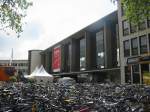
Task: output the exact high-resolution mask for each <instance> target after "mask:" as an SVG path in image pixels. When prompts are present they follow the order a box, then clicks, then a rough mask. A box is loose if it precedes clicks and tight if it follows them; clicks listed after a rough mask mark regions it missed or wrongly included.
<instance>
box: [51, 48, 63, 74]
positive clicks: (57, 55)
mask: <svg viewBox="0 0 150 112" xmlns="http://www.w3.org/2000/svg"><path fill="white" fill-rule="evenodd" d="M60 67H61V47H60V46H58V47H55V48H54V49H53V57H52V69H53V72H59V71H60Z"/></svg>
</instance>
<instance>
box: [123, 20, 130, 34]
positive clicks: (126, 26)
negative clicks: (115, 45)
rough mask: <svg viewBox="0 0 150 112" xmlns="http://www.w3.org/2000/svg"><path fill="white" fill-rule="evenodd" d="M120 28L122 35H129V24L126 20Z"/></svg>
mask: <svg viewBox="0 0 150 112" xmlns="http://www.w3.org/2000/svg"><path fill="white" fill-rule="evenodd" d="M122 27H123V35H128V34H129V23H128V21H127V20H125V21H123V22H122Z"/></svg>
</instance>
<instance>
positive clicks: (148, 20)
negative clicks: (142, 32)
mask: <svg viewBox="0 0 150 112" xmlns="http://www.w3.org/2000/svg"><path fill="white" fill-rule="evenodd" d="M147 24H148V27H149V28H150V17H148V19H147Z"/></svg>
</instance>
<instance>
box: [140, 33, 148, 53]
mask: <svg viewBox="0 0 150 112" xmlns="http://www.w3.org/2000/svg"><path fill="white" fill-rule="evenodd" d="M140 53H141V54H144V53H147V36H146V35H143V36H141V37H140Z"/></svg>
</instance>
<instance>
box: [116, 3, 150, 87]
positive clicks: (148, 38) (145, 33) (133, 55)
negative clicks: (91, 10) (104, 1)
mask: <svg viewBox="0 0 150 112" xmlns="http://www.w3.org/2000/svg"><path fill="white" fill-rule="evenodd" d="M124 13H125V12H124V10H123V7H122V6H121V3H120V2H119V5H118V20H119V21H118V22H119V29H120V31H119V37H120V58H121V82H122V83H140V84H142V83H149V84H150V18H147V19H145V20H143V22H141V23H140V24H139V25H135V24H133V23H129V21H128V20H126V18H125V17H124ZM148 77H149V78H148ZM146 78H147V79H149V81H148V80H147V81H148V82H147V81H146Z"/></svg>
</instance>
